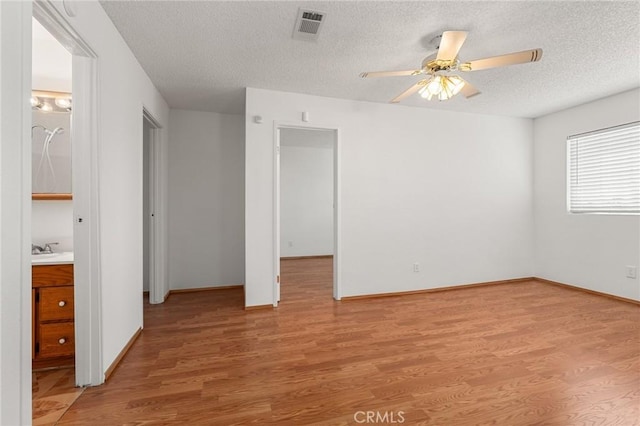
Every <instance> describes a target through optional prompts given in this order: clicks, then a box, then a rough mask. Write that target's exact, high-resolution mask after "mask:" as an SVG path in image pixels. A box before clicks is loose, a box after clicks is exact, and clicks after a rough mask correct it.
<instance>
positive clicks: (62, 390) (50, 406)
mask: <svg viewBox="0 0 640 426" xmlns="http://www.w3.org/2000/svg"><path fill="white" fill-rule="evenodd" d="M75 382H76V380H75V369H74V368H73V367H71V368H69V367H67V368H59V369H50V370H41V371H34V372H33V373H32V385H31V386H32V397H33V404H32V408H33V425H34V426H50V425H55V424H56V422H57V421H58V420H59V419H60V418H61V417H62V415H63V414H64V412H65V411H67V409H68V408H69V407H70V406H71V404H73V402H74V401H75V400H76V399H77V398H78V397H79V396H80V395H81V394H82V392H83V391H84V389H83V388H76V387H75Z"/></svg>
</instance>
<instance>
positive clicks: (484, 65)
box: [460, 49, 542, 71]
mask: <svg viewBox="0 0 640 426" xmlns="http://www.w3.org/2000/svg"><path fill="white" fill-rule="evenodd" d="M540 59H542V49H531V50H523V51H522V52H515V53H507V54H506V55H500V56H493V57H491V58H484V59H476V60H475V61H469V62H465V63H464V64H460V69H461V70H462V71H478V70H486V69H488V68H496V67H505V66H507V65H515V64H526V63H527V62H538V61H539V60H540Z"/></svg>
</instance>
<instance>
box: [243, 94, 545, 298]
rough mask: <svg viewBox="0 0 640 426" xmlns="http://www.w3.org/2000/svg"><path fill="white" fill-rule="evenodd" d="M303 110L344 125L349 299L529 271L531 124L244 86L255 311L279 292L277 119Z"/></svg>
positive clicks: (345, 290)
mask: <svg viewBox="0 0 640 426" xmlns="http://www.w3.org/2000/svg"><path fill="white" fill-rule="evenodd" d="M302 111H309V113H310V117H312V122H311V123H309V124H311V125H314V124H315V125H327V126H338V127H339V128H340V132H339V142H338V153H339V161H340V163H339V166H338V168H339V171H338V172H339V174H340V175H341V182H340V186H341V194H340V196H339V200H338V203H339V205H340V209H341V221H342V222H341V225H342V227H341V230H339V233H340V235H339V238H340V239H341V254H340V257H341V259H342V276H341V278H340V279H341V283H342V295H343V296H351V295H361V294H372V293H384V292H396V291H409V290H416V289H426V288H436V287H442V286H451V285H458V284H468V283H473V282H483V281H494V280H502V279H511V278H518V277H529V276H531V275H532V273H533V265H532V258H533V246H532V229H533V222H532V221H533V217H532V216H533V215H532V211H533V208H532V204H531V201H532V166H531V163H532V152H531V150H532V148H531V143H532V120H529V119H518V118H508V117H498V116H488V115H479V114H461V113H453V112H446V111H439V110H436V109H434V110H429V109H423V108H410V107H404V106H399V105H384V104H374V103H367V102H358V101H348V100H339V99H331V98H321V97H316V96H308V95H299V94H293V93H283V92H276V91H269V90H260V89H252V88H249V89H247V99H246V212H245V214H246V285H245V293H246V304H247V305H248V306H251V305H266V304H270V303H273V299H274V298H273V278H274V262H273V241H272V239H273V223H274V221H273V177H274V173H273V167H274V159H273V155H274V149H273V135H274V132H273V122H274V120H275V121H281V122H286V123H295V124H300V125H302V124H304V123H301V122H300V117H301V112H302ZM255 115H260V116H262V117H263V120H264V122H263V124H257V123H254V121H253V117H254V116H255ZM414 262H418V263H420V267H421V272H419V273H414V272H412V265H413V263H414Z"/></svg>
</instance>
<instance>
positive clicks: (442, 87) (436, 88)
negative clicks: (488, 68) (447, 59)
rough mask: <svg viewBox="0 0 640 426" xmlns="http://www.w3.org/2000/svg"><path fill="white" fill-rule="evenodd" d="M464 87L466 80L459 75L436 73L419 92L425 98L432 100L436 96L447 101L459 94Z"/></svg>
mask: <svg viewBox="0 0 640 426" xmlns="http://www.w3.org/2000/svg"><path fill="white" fill-rule="evenodd" d="M462 87H464V80H463V79H461V78H460V77H458V76H457V75H450V76H449V75H439V74H438V75H434V76H432V77H431V78H430V79H429V80H427V82H426V83H425V85H424V87H423V88H422V89H420V91H419V92H418V93H419V94H420V96H422V97H423V98H424V99H426V100H428V101H430V100H431V99H432V98H433V97H434V96H437V97H438V99H439V100H441V101H446V100H447V99H451V98H452V97H454V96H455V95H457V94H458V93H459V92H460V90H462Z"/></svg>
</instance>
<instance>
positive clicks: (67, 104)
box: [56, 98, 71, 111]
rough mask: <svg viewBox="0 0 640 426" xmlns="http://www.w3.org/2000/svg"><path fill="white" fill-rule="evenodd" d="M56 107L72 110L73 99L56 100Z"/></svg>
mask: <svg viewBox="0 0 640 426" xmlns="http://www.w3.org/2000/svg"><path fill="white" fill-rule="evenodd" d="M56 106H57V107H58V108H62V109H66V110H67V111H70V110H71V98H56Z"/></svg>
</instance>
